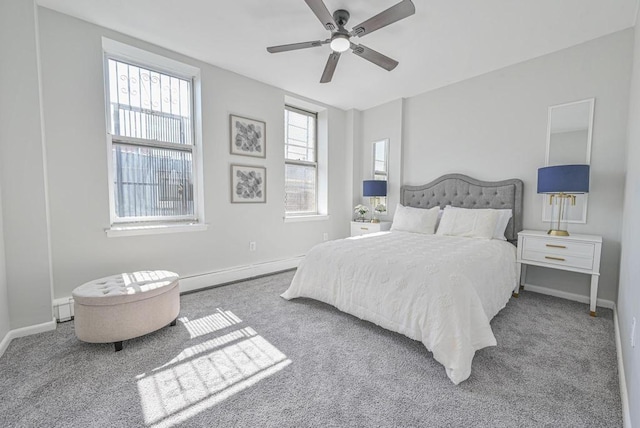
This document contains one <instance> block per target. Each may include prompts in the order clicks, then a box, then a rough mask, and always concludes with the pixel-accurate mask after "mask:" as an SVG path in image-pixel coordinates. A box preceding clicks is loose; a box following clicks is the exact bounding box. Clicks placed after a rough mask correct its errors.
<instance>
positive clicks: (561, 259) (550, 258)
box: [544, 256, 566, 262]
mask: <svg viewBox="0 0 640 428" xmlns="http://www.w3.org/2000/svg"><path fill="white" fill-rule="evenodd" d="M544 258H545V259H549V260H560V261H561V262H564V261H566V260H565V259H563V258H562V257H551V256H544Z"/></svg>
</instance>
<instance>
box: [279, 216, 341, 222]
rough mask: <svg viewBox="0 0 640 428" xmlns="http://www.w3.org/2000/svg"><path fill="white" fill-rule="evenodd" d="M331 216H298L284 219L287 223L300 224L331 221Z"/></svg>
mask: <svg viewBox="0 0 640 428" xmlns="http://www.w3.org/2000/svg"><path fill="white" fill-rule="evenodd" d="M330 218H331V216H330V215H329V214H315V215H298V216H291V217H284V218H283V220H284V222H285V223H300V222H304V221H323V220H329V219H330Z"/></svg>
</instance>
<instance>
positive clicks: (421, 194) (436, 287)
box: [282, 174, 523, 384]
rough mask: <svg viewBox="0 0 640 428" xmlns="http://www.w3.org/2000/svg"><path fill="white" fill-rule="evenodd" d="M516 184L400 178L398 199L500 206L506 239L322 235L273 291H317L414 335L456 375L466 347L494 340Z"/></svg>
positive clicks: (505, 290) (508, 283)
mask: <svg viewBox="0 0 640 428" xmlns="http://www.w3.org/2000/svg"><path fill="white" fill-rule="evenodd" d="M522 190H523V184H522V181H521V180H518V179H511V180H504V181H498V182H486V181H480V180H476V179H473V178H471V177H467V176H465V175H461V174H448V175H445V176H442V177H440V178H438V179H436V180H434V181H432V182H431V183H428V184H425V185H423V186H404V187H402V189H401V195H400V202H401V204H402V205H404V206H405V207H407V206H408V207H412V208H424V209H429V208H433V207H435V206H439V207H440V208H444V207H445V206H447V205H450V206H453V207H460V208H470V209H479V208H493V209H510V210H511V211H512V217H511V219H510V220H509V223H508V225H507V227H506V229H505V234H504V235H505V238H506V241H501V240H497V239H474V238H466V237H457V236H439V235H424V234H419V233H410V232H400V231H392V232H381V233H377V234H370V235H364V236H361V237H357V238H348V239H341V240H335V241H329V242H326V243H323V244H320V245H317V246H315V247H314V248H312V249H311V250H310V251H309V253H308V254H307V255H306V257H305V258H304V259H303V261H302V262H301V263H300V266H299V267H298V270H297V272H296V274H295V276H294V278H293V280H292V282H291V285H290V287H289V288H288V289H287V291H285V292H284V293H283V294H282V297H283V298H285V299H287V300H289V299H294V298H298V297H306V298H311V299H315V300H319V301H322V302H325V303H328V304H330V305H333V306H335V307H336V308H338V309H339V310H341V311H343V312H346V313H349V314H351V315H354V316H356V317H359V318H361V319H364V320H367V321H370V322H373V323H375V324H377V325H379V326H381V327H383V328H386V329H388V330H391V331H395V332H398V333H401V334H403V335H405V336H407V337H409V338H411V339H414V340H419V341H421V342H422V343H423V344H424V345H425V347H426V348H427V349H428V350H429V351H431V352H432V353H433V357H434V359H435V360H436V361H438V362H439V363H441V364H442V365H443V366H444V368H445V371H446V374H447V376H448V377H449V378H450V379H451V381H452V382H453V383H454V384H458V383H460V382H462V381H464V380H465V379H467V378H468V377H469V376H470V374H471V362H472V360H473V356H474V354H475V352H476V351H477V350H479V349H482V348H484V347H487V346H495V345H496V344H497V342H496V339H495V337H494V335H493V332H492V330H491V326H490V321H491V319H492V318H493V317H494V316H495V315H496V314H497V313H498V312H499V311H500V310H501V309H502V308H504V307H505V305H506V304H507V302H508V300H509V298H510V297H511V295H512V292H517V291H518V278H517V277H518V271H517V268H516V250H515V243H516V242H517V234H518V232H519V231H520V230H522Z"/></svg>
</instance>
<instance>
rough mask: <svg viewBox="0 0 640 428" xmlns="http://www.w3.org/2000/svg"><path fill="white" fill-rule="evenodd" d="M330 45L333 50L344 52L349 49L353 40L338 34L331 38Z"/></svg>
mask: <svg viewBox="0 0 640 428" xmlns="http://www.w3.org/2000/svg"><path fill="white" fill-rule="evenodd" d="M330 46H331V49H332V50H333V51H335V52H340V53H342V52H344V51H346V50H347V49H349V46H351V42H349V38H348V37H347V36H343V35H337V36H335V37H334V38H333V40H331V44H330Z"/></svg>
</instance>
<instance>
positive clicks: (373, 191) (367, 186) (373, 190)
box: [362, 180, 387, 223]
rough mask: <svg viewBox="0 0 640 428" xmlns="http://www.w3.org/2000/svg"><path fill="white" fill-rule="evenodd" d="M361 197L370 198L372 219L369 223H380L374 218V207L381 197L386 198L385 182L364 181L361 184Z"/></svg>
mask: <svg viewBox="0 0 640 428" xmlns="http://www.w3.org/2000/svg"><path fill="white" fill-rule="evenodd" d="M362 196H367V197H369V198H371V211H372V212H373V218H372V219H371V223H380V220H378V219H377V218H376V206H378V200H379V199H380V198H381V197H386V196H387V182H386V181H384V180H364V181H363V182H362Z"/></svg>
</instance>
